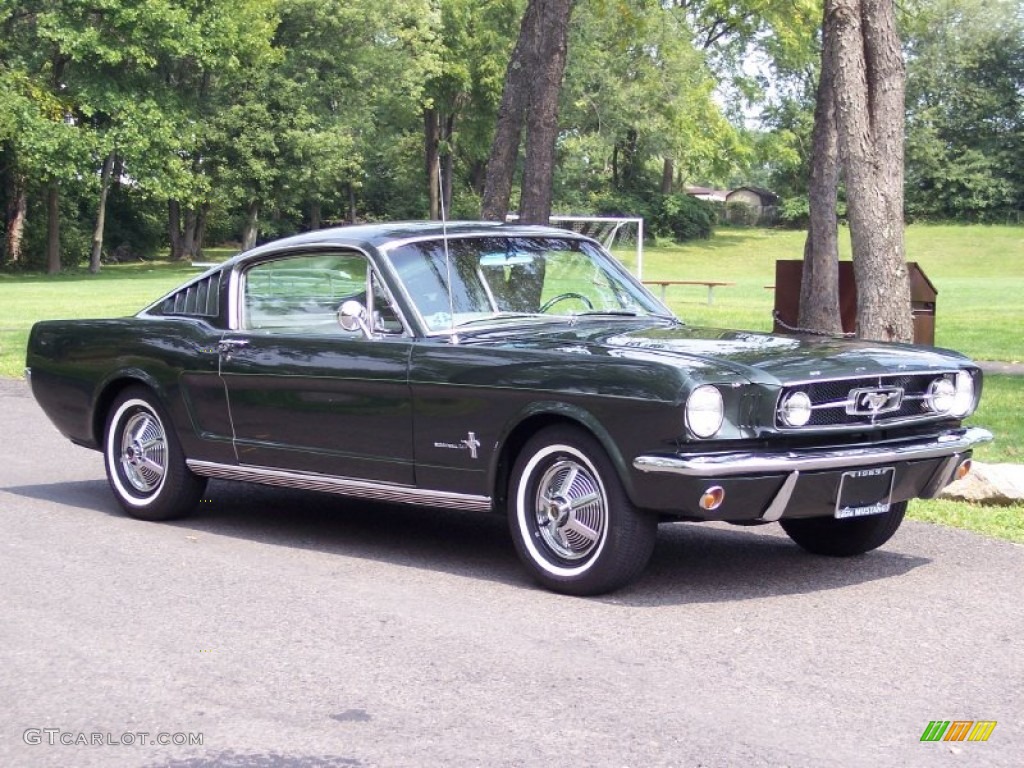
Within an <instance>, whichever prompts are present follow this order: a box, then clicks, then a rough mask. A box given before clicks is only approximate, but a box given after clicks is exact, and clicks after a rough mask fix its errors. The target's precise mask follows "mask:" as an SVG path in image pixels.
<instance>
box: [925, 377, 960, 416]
mask: <svg viewBox="0 0 1024 768" xmlns="http://www.w3.org/2000/svg"><path fill="white" fill-rule="evenodd" d="M955 400H956V386H955V385H954V384H953V382H952V381H950V380H949V379H935V381H933V382H932V383H931V384H929V385H928V394H927V395H925V399H924V402H925V404H926V405H927V406H928V409H929V410H931V411H934V412H935V413H949V412H950V411H951V410H952V409H953V403H954V401H955Z"/></svg>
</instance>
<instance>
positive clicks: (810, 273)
mask: <svg viewBox="0 0 1024 768" xmlns="http://www.w3.org/2000/svg"><path fill="white" fill-rule="evenodd" d="M823 42H824V44H823V53H822V67H821V84H820V85H819V89H818V107H817V109H816V112H815V129H814V130H815V141H814V168H813V169H812V176H811V183H812V192H813V195H812V197H811V222H812V224H811V229H810V231H809V233H808V241H807V249H806V253H808V254H809V255H810V256H811V259H812V261H811V262H810V263H809V264H808V265H807V267H806V268H805V270H804V278H803V284H802V286H801V295H802V296H805V297H807V298H808V299H809V300H810V302H811V303H810V305H809V306H808V307H807V309H806V311H802V315H803V316H804V317H805V319H806V320H807V323H808V326H806V327H812V328H814V327H815V325H817V324H820V325H818V327H817V328H816V329H817V330H825V331H829V330H834V329H835V326H836V324H837V320H836V318H835V315H834V314H833V312H835V311H837V310H838V303H837V302H836V303H833V294H832V291H831V290H829V291H828V292H826V293H821V292H820V287H821V285H823V284H824V283H825V282H831V270H832V264H833V262H834V261H836V260H837V259H838V255H837V253H836V252H835V251H834V250H833V246H832V243H831V239H832V238H833V237H834V232H835V214H834V210H835V204H836V196H835V193H834V192H833V189H834V187H835V185H837V184H838V180H839V173H838V172H837V171H838V169H837V168H836V166H835V164H834V163H835V154H834V151H833V149H832V142H833V135H834V136H835V146H836V147H838V155H839V162H840V163H841V165H842V169H843V171H844V173H845V178H846V190H847V211H848V217H849V222H850V238H851V241H852V245H853V261H854V276H855V280H856V284H857V333H858V335H859V336H861V337H862V338H869V339H879V340H883V341H910V340H911V339H912V337H913V322H912V315H911V311H910V282H909V279H908V272H907V266H906V259H905V256H904V245H903V124H904V107H903V92H904V69H903V59H902V56H901V49H900V40H899V36H898V34H897V32H896V19H895V14H894V11H893V6H892V2H891V0H826V3H825V17H824V33H823ZM833 114H834V125H835V128H834V129H833V125H832V124H833ZM833 131H834V133H833Z"/></svg>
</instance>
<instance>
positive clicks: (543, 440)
mask: <svg viewBox="0 0 1024 768" xmlns="http://www.w3.org/2000/svg"><path fill="white" fill-rule="evenodd" d="M508 514H509V528H510V529H511V532H512V539H513V541H514V543H515V547H516V552H517V554H518V555H519V558H520V560H522V562H523V564H524V565H525V566H526V568H527V569H528V570H529V571H530V573H531V575H532V576H533V577H534V578H535V579H536V580H537V581H539V582H540V583H541V584H543V585H544V586H545V587H547V588H548V589H551V590H554V591H555V592H562V593H565V594H570V595H598V594H601V593H604V592H610V591H611V590H613V589H617V588H619V587H621V586H624V585H625V584H627V583H628V582H630V581H631V580H633V579H634V578H635V577H636V576H637V575H638V574H639V573H640V571H642V570H643V568H644V567H645V566H646V565H647V562H648V560H650V557H651V552H652V551H653V550H654V540H655V537H656V535H657V520H656V519H655V518H654V517H653V516H652V515H649V514H645V513H643V512H640V511H638V510H637V509H636V508H635V507H634V506H633V504H632V502H631V501H630V500H629V497H628V496H627V495H626V492H625V489H624V488H623V486H622V483H621V481H620V480H619V476H618V474H617V473H616V472H615V468H614V466H613V465H612V463H611V460H610V459H609V458H608V456H607V454H606V453H605V452H604V449H603V448H602V447H601V445H600V443H598V442H597V440H596V439H595V438H594V437H593V436H591V435H590V434H588V433H586V432H584V431H582V430H580V429H577V428H575V427H570V426H556V427H549V428H547V429H544V430H542V431H540V432H538V433H537V434H536V435H534V436H533V437H532V438H531V439H530V440H529V441H528V442H527V443H526V445H525V446H524V447H523V450H522V451H521V452H520V454H519V456H518V458H517V459H516V462H515V466H514V467H513V470H512V477H511V481H510V485H509V505H508Z"/></svg>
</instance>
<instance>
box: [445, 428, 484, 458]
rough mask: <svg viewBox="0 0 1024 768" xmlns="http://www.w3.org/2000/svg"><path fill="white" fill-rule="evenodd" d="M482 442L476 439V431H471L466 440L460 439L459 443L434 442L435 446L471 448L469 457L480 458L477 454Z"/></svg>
mask: <svg viewBox="0 0 1024 768" xmlns="http://www.w3.org/2000/svg"><path fill="white" fill-rule="evenodd" d="M481 445H482V443H481V442H480V441H479V440H477V439H476V432H470V433H469V434H468V435H467V436H466V438H465V439H464V440H460V441H459V442H457V443H441V442H438V443H434V447H435V448H454V449H455V450H462V449H463V448H468V449H469V458H471V459H478V458H480V457H479V455H478V454H477V451H478V449H479V448H480V446H481Z"/></svg>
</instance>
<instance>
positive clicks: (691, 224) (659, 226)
mask: <svg viewBox="0 0 1024 768" xmlns="http://www.w3.org/2000/svg"><path fill="white" fill-rule="evenodd" d="M716 218H717V217H716V215H715V209H714V206H712V205H711V204H710V203H708V202H705V201H704V200H698V199H697V198H695V197H691V196H690V195H683V194H675V195H666V196H665V197H664V198H662V200H661V205H660V206H659V208H658V211H657V213H656V214H655V217H654V222H653V224H654V232H655V234H657V235H661V236H667V237H671V238H672V239H673V240H675V241H676V242H677V243H681V242H685V241H686V240H707V239H708V238H709V237H711V235H712V233H713V232H714V229H715V223H716Z"/></svg>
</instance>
